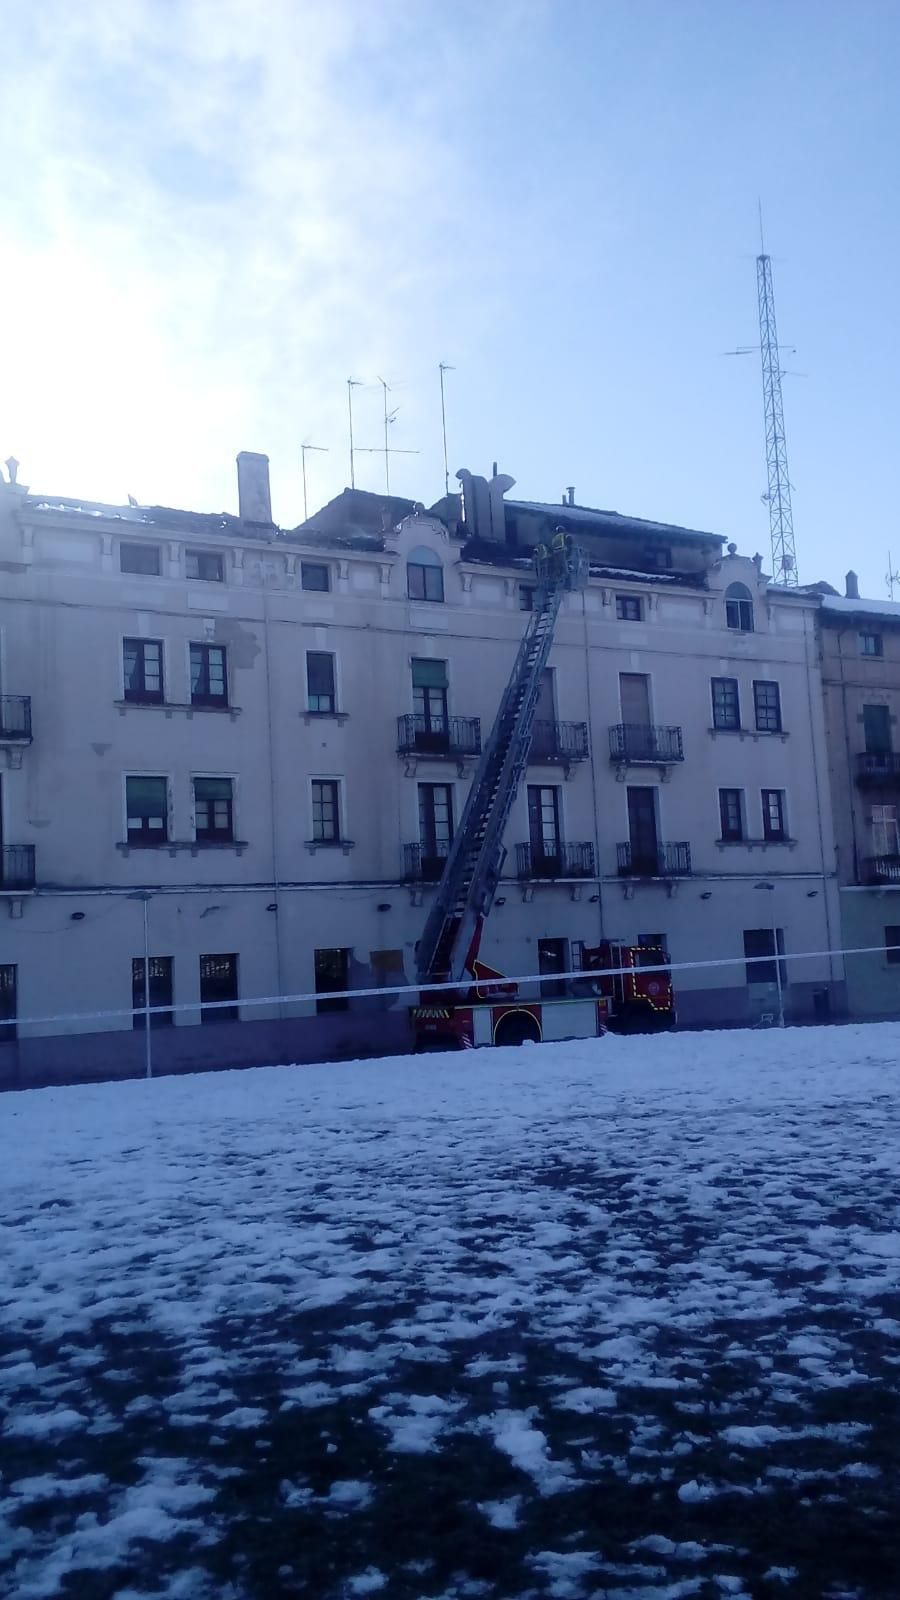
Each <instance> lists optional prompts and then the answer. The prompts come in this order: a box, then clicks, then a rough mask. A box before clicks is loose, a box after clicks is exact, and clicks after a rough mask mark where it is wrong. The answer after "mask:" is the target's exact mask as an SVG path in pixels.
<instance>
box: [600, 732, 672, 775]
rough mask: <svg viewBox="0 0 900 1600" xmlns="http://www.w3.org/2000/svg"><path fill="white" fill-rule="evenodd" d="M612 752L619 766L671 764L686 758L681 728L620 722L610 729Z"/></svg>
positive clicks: (611, 754) (662, 765)
mask: <svg viewBox="0 0 900 1600" xmlns="http://www.w3.org/2000/svg"><path fill="white" fill-rule="evenodd" d="M609 755H610V760H611V761H615V762H617V763H618V764H619V765H620V766H633V767H639V766H652V767H668V766H672V765H673V764H674V763H675V762H676V761H683V760H684V749H683V746H682V742H681V729H680V728H656V727H654V726H653V725H652V724H651V723H649V722H647V723H642V722H618V723H616V724H615V725H614V726H613V727H611V728H610V730H609Z"/></svg>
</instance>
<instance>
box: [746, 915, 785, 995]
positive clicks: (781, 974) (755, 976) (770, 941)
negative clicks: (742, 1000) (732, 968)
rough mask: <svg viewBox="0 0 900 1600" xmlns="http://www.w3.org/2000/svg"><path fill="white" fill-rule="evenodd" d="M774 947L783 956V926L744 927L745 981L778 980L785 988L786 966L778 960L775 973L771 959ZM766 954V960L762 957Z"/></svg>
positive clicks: (768, 981) (771, 981) (767, 981)
mask: <svg viewBox="0 0 900 1600" xmlns="http://www.w3.org/2000/svg"><path fill="white" fill-rule="evenodd" d="M776 948H777V951H778V954H779V956H783V955H784V929H783V928H745V929H744V960H745V961H746V963H747V965H746V968H745V969H744V970H745V977H746V981H747V983H778V982H779V981H780V983H781V987H782V989H784V988H786V986H787V966H786V964H785V962H784V961H779V963H778V971H777V973H776V970H775V962H774V960H773V957H774V955H775V951H776ZM766 956H768V958H769V959H768V960H765V959H762V958H764V957H766Z"/></svg>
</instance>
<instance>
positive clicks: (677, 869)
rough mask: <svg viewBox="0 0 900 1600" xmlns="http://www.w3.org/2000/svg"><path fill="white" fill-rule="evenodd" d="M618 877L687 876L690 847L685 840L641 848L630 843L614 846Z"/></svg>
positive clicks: (689, 869) (689, 865)
mask: <svg viewBox="0 0 900 1600" xmlns="http://www.w3.org/2000/svg"><path fill="white" fill-rule="evenodd" d="M616 849H617V851H618V856H619V877H620V878H687V877H689V876H690V871H691V847H690V845H689V844H687V843H686V842H685V841H683V840H682V841H679V842H678V843H677V844H658V845H657V846H656V848H655V849H654V848H653V847H651V848H650V849H649V850H641V849H638V848H636V847H635V846H634V845H632V844H620V845H617V846H616Z"/></svg>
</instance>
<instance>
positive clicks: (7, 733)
mask: <svg viewBox="0 0 900 1600" xmlns="http://www.w3.org/2000/svg"><path fill="white" fill-rule="evenodd" d="M30 743H31V696H30V695H29V694H2V695H0V747H2V748H3V749H4V750H5V751H6V760H7V764H8V765H9V766H10V767H18V766H21V764H22V751H23V750H24V748H25V746H26V745H28V744H30Z"/></svg>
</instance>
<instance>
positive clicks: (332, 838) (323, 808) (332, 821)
mask: <svg viewBox="0 0 900 1600" xmlns="http://www.w3.org/2000/svg"><path fill="white" fill-rule="evenodd" d="M339 788H340V786H339V784H338V782H337V779H335V778H313V786H312V808H313V838H314V839H315V841H316V843H317V844H337V842H338V840H339V839H340V837H341V825H340V824H341V817H340V806H339Z"/></svg>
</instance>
